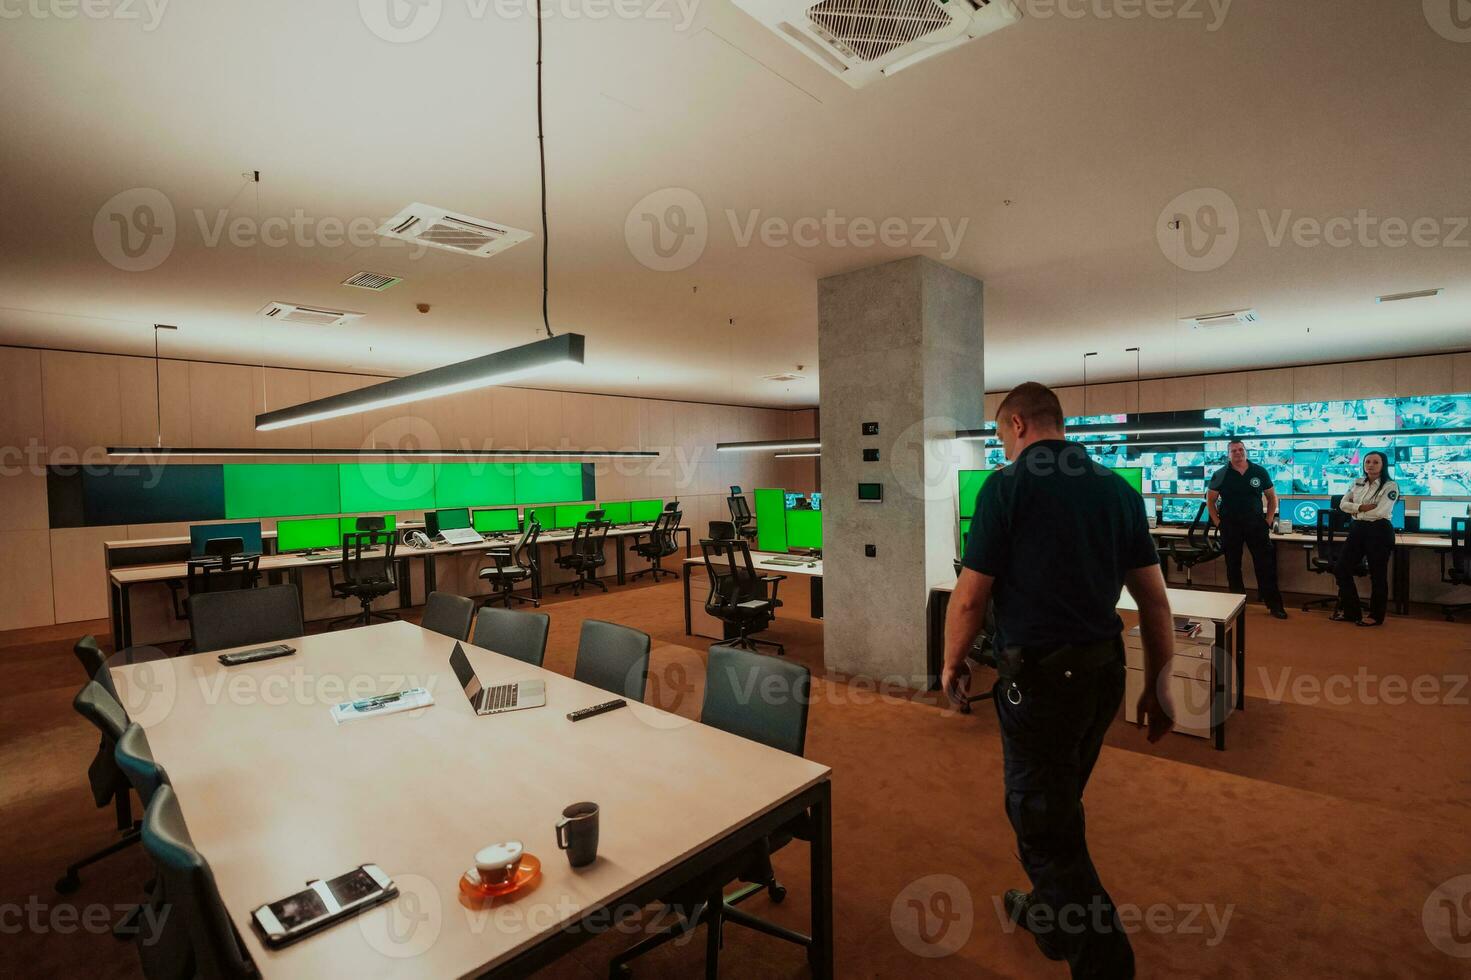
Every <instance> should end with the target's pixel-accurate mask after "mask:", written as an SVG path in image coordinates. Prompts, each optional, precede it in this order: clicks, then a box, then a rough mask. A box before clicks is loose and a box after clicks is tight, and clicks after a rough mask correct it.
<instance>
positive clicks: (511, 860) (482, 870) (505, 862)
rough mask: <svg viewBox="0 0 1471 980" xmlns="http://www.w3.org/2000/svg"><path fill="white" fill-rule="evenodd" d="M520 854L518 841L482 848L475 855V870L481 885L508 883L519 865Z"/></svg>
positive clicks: (520, 849)
mask: <svg viewBox="0 0 1471 980" xmlns="http://www.w3.org/2000/svg"><path fill="white" fill-rule="evenodd" d="M521 853H522V848H521V842H520V841H518V840H508V841H503V842H502V843H499V844H491V845H489V846H488V847H482V848H481V849H480V850H479V851H478V852H477V853H476V854H475V870H476V871H477V872H479V874H480V881H481V883H482V884H486V885H504V884H505V883H506V882H508V881H510V880H511V879H512V878H514V877H515V875H516V868H517V867H518V866H519V865H520V864H521Z"/></svg>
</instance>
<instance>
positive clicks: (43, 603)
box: [0, 530, 56, 630]
mask: <svg viewBox="0 0 1471 980" xmlns="http://www.w3.org/2000/svg"><path fill="white" fill-rule="evenodd" d="M54 622H56V616H55V611H54V607H53V604H52V587H51V532H50V531H44V530H29V531H0V630H16V629H23V628H25V627H27V626H49V625H51V624H52V623H54Z"/></svg>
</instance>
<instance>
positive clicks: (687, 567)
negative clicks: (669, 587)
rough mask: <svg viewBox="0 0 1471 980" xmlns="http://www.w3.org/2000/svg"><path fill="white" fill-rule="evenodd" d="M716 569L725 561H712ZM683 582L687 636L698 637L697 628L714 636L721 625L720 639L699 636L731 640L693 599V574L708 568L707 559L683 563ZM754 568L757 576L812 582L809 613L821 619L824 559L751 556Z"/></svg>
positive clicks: (755, 553)
mask: <svg viewBox="0 0 1471 980" xmlns="http://www.w3.org/2000/svg"><path fill="white" fill-rule="evenodd" d="M711 561H712V562H714V563H715V564H717V565H724V564H726V562H725V561H724V559H720V558H711ZM683 566H684V567H683V578H684V635H685V636H695V635H697V634H696V633H695V626H696V625H700V626H705V627H707V628H709V629H710V631H711V633H712V634H713V633H714V632H715V625H714V624H718V625H719V632H720V634H721V635H720V636H714V635H709V634H705V633H701V634H698V635H700V636H708V638H709V639H715V640H718V639H730V638H731V635H734V634H730V635H727V634H728V633H729V630H728V628H727V627H726V626H725V624H723V623H720V621H719V620H718V619H716V618H715V617H713V616H711V615H709V614H708V613H706V612H705V610H704V604H703V603H701V606H700V611H699V612H696V611H695V606H694V595H693V592H692V591H691V588H690V574H691V573H692V572H693V571H694V570H695V569H697V568H704V567H705V559H704V558H686V559H685V560H684V562H683ZM751 567H752V568H754V569H755V570H756V573H757V574H758V575H797V576H801V577H803V578H807V579H810V580H811V589H810V595H809V597H808V612H809V613H810V614H811V616H812V618H813V619H821V618H822V559H821V558H807V557H803V556H801V555H789V554H785V553H778V552H770V551H753V552H751Z"/></svg>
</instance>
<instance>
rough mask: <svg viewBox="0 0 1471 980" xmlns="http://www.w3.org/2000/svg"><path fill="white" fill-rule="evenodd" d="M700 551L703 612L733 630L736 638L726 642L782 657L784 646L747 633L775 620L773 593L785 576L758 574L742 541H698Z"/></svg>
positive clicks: (759, 629)
mask: <svg viewBox="0 0 1471 980" xmlns="http://www.w3.org/2000/svg"><path fill="white" fill-rule="evenodd" d="M700 551H701V553H703V554H704V556H705V574H706V575H707V576H709V579H710V592H709V594H708V595H706V596H705V611H706V612H707V613H709V614H710V615H711V616H714V617H715V618H716V619H718V620H720V621H721V622H722V623H724V624H725V625H726V626H727V627H734V629H735V631H736V635H735V636H734V637H729V636H728V637H727V640H729V642H730V643H731V644H733V645H734V646H738V647H740V648H742V649H744V650H753V651H754V650H755V649H756V647H757V646H758V645H761V646H769V647H775V648H776V652H777V653H778V654H783V655H784V654H785V653H786V652H787V651H786V647H784V646H782V645H781V644H780V643H777V642H776V641H775V640H758V639H756V638H755V637H753V636H752V635H751V634H752V633H759V632H760V631H761V630H764V629H766V628H767V627H768V626H770V625H771V622H772V620H774V619H776V610H777V609H778V608H779V607H780V606H781V605H782V602H781V600H780V599H778V598H777V590H778V589H779V588H780V587H781V583H782V582H783V581H784V580H785V579H786V576H785V575H758V574H757V572H756V567H755V565H753V564H752V562H751V546H750V544H749V543H748V542H746V541H740V540H736V541H715V540H711V539H709V538H706V539H703V540H701V541H700Z"/></svg>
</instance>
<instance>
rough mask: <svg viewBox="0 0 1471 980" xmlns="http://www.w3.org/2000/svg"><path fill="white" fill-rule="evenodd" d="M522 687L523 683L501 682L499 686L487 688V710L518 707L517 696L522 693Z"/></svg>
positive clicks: (505, 709)
mask: <svg viewBox="0 0 1471 980" xmlns="http://www.w3.org/2000/svg"><path fill="white" fill-rule="evenodd" d="M520 687H521V685H519V684H501V685H500V686H499V687H492V688H488V689H486V692H485V710H486V712H487V713H489V712H492V711H509V710H510V709H511V708H514V707H516V698H517V695H518V694H519V693H520Z"/></svg>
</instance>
